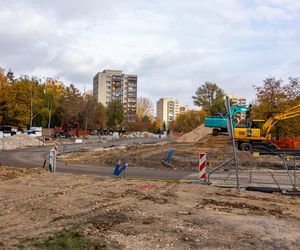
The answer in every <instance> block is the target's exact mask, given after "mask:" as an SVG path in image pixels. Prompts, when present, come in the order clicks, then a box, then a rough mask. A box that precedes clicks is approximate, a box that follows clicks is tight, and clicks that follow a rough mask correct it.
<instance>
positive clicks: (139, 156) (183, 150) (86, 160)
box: [63, 134, 300, 170]
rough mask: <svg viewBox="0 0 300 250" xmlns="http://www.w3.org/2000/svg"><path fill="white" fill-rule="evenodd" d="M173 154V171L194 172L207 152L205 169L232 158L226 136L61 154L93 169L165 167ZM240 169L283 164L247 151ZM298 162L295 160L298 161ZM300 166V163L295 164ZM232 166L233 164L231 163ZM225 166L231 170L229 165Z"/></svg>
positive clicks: (271, 167) (243, 154)
mask: <svg viewBox="0 0 300 250" xmlns="http://www.w3.org/2000/svg"><path fill="white" fill-rule="evenodd" d="M171 148H173V149H174V150H175V151H174V152H175V153H174V156H173V157H172V159H171V163H172V168H173V169H176V170H196V169H197V166H198V155H199V153H200V152H205V153H207V159H208V167H215V166H217V165H219V164H221V163H223V162H224V161H225V160H226V159H229V158H231V157H232V155H233V154H232V146H231V144H230V141H229V139H228V136H225V135H220V136H217V137H215V136H211V135H210V134H209V135H206V136H204V137H202V138H201V139H200V140H199V141H197V142H196V143H182V142H181V143H179V142H176V141H173V142H168V143H157V144H152V145H151V144H149V145H147V144H146V145H145V144H144V145H143V144H141V145H132V146H126V147H125V146H121V147H116V148H104V149H103V148H99V149H93V150H92V151H81V152H80V151H79V152H78V151H77V152H71V153H67V154H65V155H64V158H63V160H64V161H65V162H66V164H68V162H76V163H80V164H87V165H94V166H97V165H99V166H113V165H114V164H115V162H116V160H117V159H118V158H121V159H123V160H124V161H126V162H128V163H129V165H130V167H149V168H166V166H165V165H163V164H162V163H161V162H162V160H164V159H165V158H166V156H167V154H168V150H169V149H171ZM238 156H239V159H240V166H241V168H242V169H281V170H283V162H282V160H281V159H280V158H279V157H277V156H266V155H262V156H260V157H259V158H255V157H253V155H252V154H251V153H248V152H241V151H239V152H238ZM298 161H299V160H298ZM298 163H300V162H298ZM232 164H233V163H232ZM229 167H233V165H232V166H229Z"/></svg>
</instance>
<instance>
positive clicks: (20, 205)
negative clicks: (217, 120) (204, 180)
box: [0, 169, 300, 249]
mask: <svg viewBox="0 0 300 250" xmlns="http://www.w3.org/2000/svg"><path fill="white" fill-rule="evenodd" d="M5 171H6V175H5V176H6V177H3V176H2V174H0V176H2V177H1V182H0V248H9V249H11V248H12V249H13V248H18V247H23V248H25V249H40V246H41V245H40V243H41V242H45V241H46V240H47V239H49V236H52V237H54V236H53V235H57V233H59V232H62V231H64V230H69V231H71V232H78V233H79V234H80V235H82V237H83V239H86V240H88V241H89V242H93V243H94V244H95V246H96V245H97V246H101V248H103V249H300V198H299V197H291V196H283V195H278V194H262V193H255V192H247V191H238V190H236V189H221V188H216V187H207V186H202V185H197V184H178V183H163V182H134V181H128V180H126V179H120V178H103V177H95V176H84V175H81V176H79V175H69V174H60V173H43V172H34V171H35V170H33V172H30V171H29V170H28V171H27V172H23V173H21V174H17V175H16V174H12V175H10V174H8V172H9V169H5ZM15 171H17V170H15V169H12V172H13V173H15ZM12 176H14V177H12ZM64 235H65V234H64ZM80 240H81V238H80Z"/></svg>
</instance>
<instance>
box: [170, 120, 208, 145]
mask: <svg viewBox="0 0 300 250" xmlns="http://www.w3.org/2000/svg"><path fill="white" fill-rule="evenodd" d="M211 132H212V129H211V128H206V127H205V126H204V124H202V125H200V126H199V127H197V128H195V129H194V130H192V131H191V132H189V133H187V134H184V135H183V136H181V137H179V138H178V139H177V140H176V141H177V142H197V141H199V140H200V139H202V138H203V137H204V136H206V135H208V134H210V133H211Z"/></svg>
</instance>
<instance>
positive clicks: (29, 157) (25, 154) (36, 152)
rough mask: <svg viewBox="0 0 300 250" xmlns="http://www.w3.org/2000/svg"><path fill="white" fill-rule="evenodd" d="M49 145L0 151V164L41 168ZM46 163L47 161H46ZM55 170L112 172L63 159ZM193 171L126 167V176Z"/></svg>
mask: <svg viewBox="0 0 300 250" xmlns="http://www.w3.org/2000/svg"><path fill="white" fill-rule="evenodd" d="M159 141H161V139H122V140H116V141H110V142H105V143H86V144H66V145H63V146H60V149H61V150H63V151H65V152H69V151H74V150H82V149H89V148H95V147H111V146H121V145H133V144H140V143H143V144H149V143H156V142H159ZM50 148H51V147H50V146H48V147H38V148H25V149H18V150H10V151H1V152H0V164H1V165H7V166H11V167H37V168H42V167H43V164H44V161H45V159H47V157H48V154H49V150H50ZM47 164H48V163H47ZM57 172H66V173H78V174H93V175H101V176H111V175H112V172H113V166H112V168H109V167H105V166H103V167H101V166H93V165H83V164H74V163H68V165H66V164H65V163H64V162H63V161H60V160H58V161H57ZM193 173H195V172H193V171H176V170H173V169H165V170H164V169H160V170H159V171H158V169H153V168H147V167H139V168H133V167H128V169H126V176H127V177H132V178H159V179H193V178H194V177H190V175H191V174H193Z"/></svg>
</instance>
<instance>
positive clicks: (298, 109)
mask: <svg viewBox="0 0 300 250" xmlns="http://www.w3.org/2000/svg"><path fill="white" fill-rule="evenodd" d="M296 116H300V104H299V105H297V106H295V107H293V108H290V109H288V110H287V111H285V112H283V113H280V114H277V115H274V116H273V117H270V118H269V119H268V120H266V122H265V123H264V124H263V127H262V134H263V135H267V134H269V133H270V130H271V129H272V127H273V126H274V125H275V124H276V123H277V122H278V121H283V120H287V119H291V118H294V117H296Z"/></svg>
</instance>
